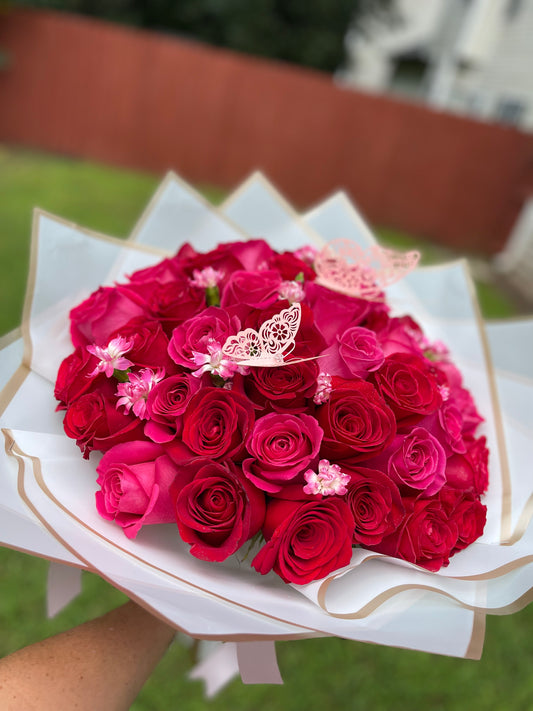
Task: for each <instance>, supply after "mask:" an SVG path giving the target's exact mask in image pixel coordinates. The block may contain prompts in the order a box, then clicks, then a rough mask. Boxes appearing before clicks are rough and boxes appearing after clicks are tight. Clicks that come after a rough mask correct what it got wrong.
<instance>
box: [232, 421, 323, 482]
mask: <svg viewBox="0 0 533 711" xmlns="http://www.w3.org/2000/svg"><path fill="white" fill-rule="evenodd" d="M322 435H323V432H322V429H321V428H320V427H319V426H318V422H317V421H316V420H315V418H314V417H311V416H310V415H304V414H301V415H300V416H299V417H296V416H295V415H289V414H285V413H284V414H278V413H271V414H269V415H265V416H264V417H261V418H259V419H258V420H256V423H255V425H254V428H253V430H252V433H251V435H250V438H249V440H248V443H247V449H248V451H249V452H250V454H251V455H252V457H255V459H246V460H245V461H244V462H243V471H244V473H245V475H246V476H247V477H248V479H250V480H251V481H252V482H253V483H254V484H255V485H256V486H258V487H259V488H260V489H263V490H264V491H268V492H269V493H276V492H279V491H280V490H281V489H282V487H283V485H284V484H286V483H287V482H292V480H293V479H294V478H295V477H296V476H297V475H298V474H299V473H302V472H303V471H304V469H306V468H307V467H308V466H309V465H310V463H311V461H312V460H313V459H315V458H316V457H317V456H318V453H319V450H320V443H321V441H322ZM302 485H303V484H302Z"/></svg>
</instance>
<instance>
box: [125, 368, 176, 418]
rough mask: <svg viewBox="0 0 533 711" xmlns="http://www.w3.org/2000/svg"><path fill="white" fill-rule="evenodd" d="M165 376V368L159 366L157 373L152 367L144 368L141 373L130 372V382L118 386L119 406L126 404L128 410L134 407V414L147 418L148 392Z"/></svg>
mask: <svg viewBox="0 0 533 711" xmlns="http://www.w3.org/2000/svg"><path fill="white" fill-rule="evenodd" d="M164 377H165V370H164V368H159V369H158V370H157V371H156V372H155V373H154V371H153V370H150V368H143V369H142V370H141V371H139V373H128V378H129V382H127V383H119V384H118V386H117V397H118V398H119V400H118V402H117V408H119V407H121V406H124V407H125V408H126V412H129V411H130V410H132V409H133V414H134V415H137V417H140V418H141V420H145V419H146V399H147V397H148V393H149V392H150V390H151V389H152V388H153V387H154V385H155V384H156V383H158V382H159V381H160V380H163V378H164Z"/></svg>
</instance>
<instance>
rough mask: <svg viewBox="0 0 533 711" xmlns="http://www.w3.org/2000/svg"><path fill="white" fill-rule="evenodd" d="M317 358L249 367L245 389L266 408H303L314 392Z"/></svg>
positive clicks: (294, 410)
mask: <svg viewBox="0 0 533 711" xmlns="http://www.w3.org/2000/svg"><path fill="white" fill-rule="evenodd" d="M318 373H319V367H318V364H317V362H316V361H314V360H309V361H304V362H303V363H292V364H288V365H283V366H280V367H279V368H252V369H251V372H250V375H249V376H248V377H247V378H246V380H245V384H244V385H245V388H246V393H247V395H248V396H249V397H250V399H251V400H253V402H254V403H256V404H257V405H259V406H260V407H263V408H265V409H267V410H276V411H278V412H279V411H284V412H292V413H295V412H302V411H303V410H304V409H305V408H306V407H307V404H308V400H309V399H310V398H312V397H313V395H314V394H315V392H316V379H317V377H318Z"/></svg>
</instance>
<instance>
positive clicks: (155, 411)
mask: <svg viewBox="0 0 533 711" xmlns="http://www.w3.org/2000/svg"><path fill="white" fill-rule="evenodd" d="M200 386H201V381H200V380H199V379H198V378H195V377H194V376H193V375H191V374H190V373H178V374H177V375H171V376H170V377H168V378H164V379H163V380H160V381H159V382H158V383H156V384H155V385H154V387H153V388H152V390H151V391H150V392H149V394H148V398H147V400H146V411H147V416H148V421H147V422H146V424H145V425H144V434H145V435H146V436H147V437H149V438H150V439H151V440H153V441H154V442H160V443H162V442H170V441H171V440H172V439H174V437H176V435H178V434H179V433H180V432H181V427H182V417H181V416H182V415H183V413H184V412H185V410H186V408H187V405H188V404H189V401H190V399H191V398H192V396H193V395H194V394H195V393H197V392H198V390H199V389H200Z"/></svg>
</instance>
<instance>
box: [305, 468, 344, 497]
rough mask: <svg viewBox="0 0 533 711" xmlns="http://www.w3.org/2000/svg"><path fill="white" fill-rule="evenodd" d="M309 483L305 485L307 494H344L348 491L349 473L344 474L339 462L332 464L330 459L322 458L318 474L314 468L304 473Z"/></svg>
mask: <svg viewBox="0 0 533 711" xmlns="http://www.w3.org/2000/svg"><path fill="white" fill-rule="evenodd" d="M304 478H305V480H306V482H307V484H306V485H305V486H304V492H305V493H306V494H322V496H332V495H333V494H338V495H339V496H344V494H345V493H346V492H347V489H346V484H348V482H349V481H350V476H349V474H343V473H342V472H341V468H340V467H339V465H338V464H330V462H329V460H327V459H321V460H320V461H319V463H318V474H317V473H316V472H314V471H313V470H312V469H308V470H307V471H306V472H305V473H304Z"/></svg>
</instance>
